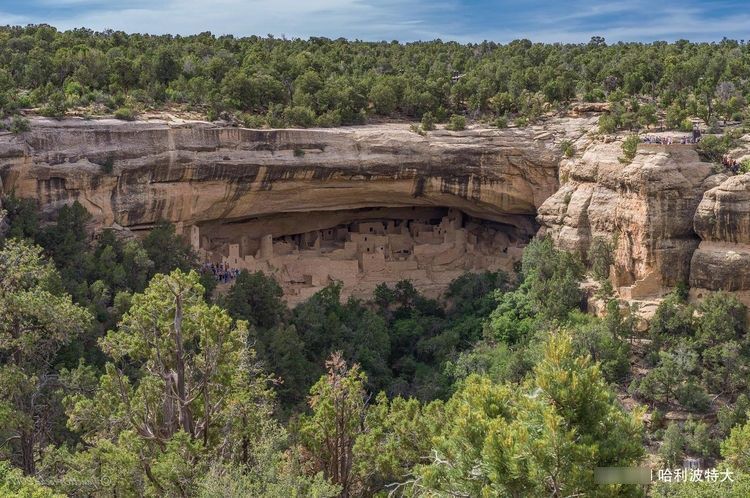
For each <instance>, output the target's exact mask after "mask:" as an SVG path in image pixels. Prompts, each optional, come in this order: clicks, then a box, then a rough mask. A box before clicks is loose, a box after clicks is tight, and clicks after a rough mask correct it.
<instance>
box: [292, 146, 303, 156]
mask: <svg viewBox="0 0 750 498" xmlns="http://www.w3.org/2000/svg"><path fill="white" fill-rule="evenodd" d="M294 157H305V151H304V150H302V149H300V148H299V147H296V148H295V149H294Z"/></svg>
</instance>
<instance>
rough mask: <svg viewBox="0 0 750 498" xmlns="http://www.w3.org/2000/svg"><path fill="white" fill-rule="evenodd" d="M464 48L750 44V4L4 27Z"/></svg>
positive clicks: (145, 1) (531, 0)
mask: <svg viewBox="0 0 750 498" xmlns="http://www.w3.org/2000/svg"><path fill="white" fill-rule="evenodd" d="M38 23H47V24H51V25H53V26H55V27H57V28H59V29H70V28H77V27H86V28H91V29H94V30H104V29H114V30H122V31H126V32H130V33H133V32H138V33H152V34H163V33H172V34H181V35H188V34H195V33H200V32H203V31H211V32H212V33H214V34H216V35H221V34H233V35H236V36H244V35H254V34H255V35H266V34H273V35H274V36H277V37H280V36H286V37H287V38H295V37H300V38H308V37H310V36H325V37H329V38H338V37H345V38H349V39H359V40H367V41H379V40H387V41H391V40H399V41H404V42H406V41H415V40H434V39H437V38H440V39H442V40H444V41H446V40H455V41H459V42H463V43H467V42H481V41H482V40H492V41H497V42H501V43H504V42H508V41H511V40H514V39H518V38H528V39H530V40H532V41H539V42H566V43H567V42H571V43H576V42H587V41H588V40H589V39H590V38H591V37H592V36H603V37H605V39H606V40H607V41H608V42H616V41H644V42H651V41H656V40H666V41H673V40H678V39H688V40H691V41H714V40H715V41H720V40H721V39H722V38H724V37H727V38H733V39H737V40H750V0H717V1H714V0H711V1H708V0H681V1H679V2H665V1H661V2H660V1H658V0H657V1H654V0H622V1H610V2H602V1H598V2H595V1H592V0H514V1H507V0H0V25H6V24H12V25H25V24H38Z"/></svg>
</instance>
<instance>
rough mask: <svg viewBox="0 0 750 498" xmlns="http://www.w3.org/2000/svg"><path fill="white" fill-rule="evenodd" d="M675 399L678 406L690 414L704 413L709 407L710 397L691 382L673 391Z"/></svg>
mask: <svg viewBox="0 0 750 498" xmlns="http://www.w3.org/2000/svg"><path fill="white" fill-rule="evenodd" d="M675 397H676V398H677V402H678V403H679V404H681V405H682V406H683V407H684V408H685V409H686V410H688V411H691V412H700V413H704V412H706V411H708V408H709V407H710V406H711V397H710V396H709V395H708V394H707V393H706V391H705V390H704V389H703V388H702V387H701V386H699V385H698V384H695V383H694V382H692V381H688V382H687V383H686V384H685V385H683V386H680V387H678V388H677V389H676V390H675Z"/></svg>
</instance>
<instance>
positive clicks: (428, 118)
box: [421, 111, 435, 131]
mask: <svg viewBox="0 0 750 498" xmlns="http://www.w3.org/2000/svg"><path fill="white" fill-rule="evenodd" d="M421 126H422V130H423V131H432V130H434V129H435V117H434V116H433V115H432V113H431V112H429V111H428V112H426V113H424V114H423V115H422V123H421Z"/></svg>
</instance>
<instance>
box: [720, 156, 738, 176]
mask: <svg viewBox="0 0 750 498" xmlns="http://www.w3.org/2000/svg"><path fill="white" fill-rule="evenodd" d="M721 164H722V166H724V169H726V170H727V171H731V172H732V173H734V174H735V175H736V174H737V173H739V172H740V162H739V161H738V160H737V159H734V158H732V157H730V156H728V155H726V154H725V155H723V156H721Z"/></svg>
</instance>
